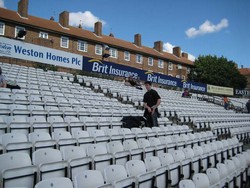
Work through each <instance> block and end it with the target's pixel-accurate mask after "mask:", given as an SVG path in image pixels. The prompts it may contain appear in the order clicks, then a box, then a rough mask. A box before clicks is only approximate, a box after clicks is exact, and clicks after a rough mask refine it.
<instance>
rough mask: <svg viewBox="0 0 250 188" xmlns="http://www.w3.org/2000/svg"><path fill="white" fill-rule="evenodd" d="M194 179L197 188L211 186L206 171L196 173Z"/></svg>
mask: <svg viewBox="0 0 250 188" xmlns="http://www.w3.org/2000/svg"><path fill="white" fill-rule="evenodd" d="M192 179H193V181H194V184H195V187H196V188H209V187H210V183H209V179H208V177H207V175H206V174H204V173H197V174H194V176H193V178H192Z"/></svg>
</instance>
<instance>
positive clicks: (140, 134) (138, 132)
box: [131, 128, 147, 139]
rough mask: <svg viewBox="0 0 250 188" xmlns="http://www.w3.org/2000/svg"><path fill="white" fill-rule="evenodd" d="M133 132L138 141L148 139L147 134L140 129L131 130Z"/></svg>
mask: <svg viewBox="0 0 250 188" xmlns="http://www.w3.org/2000/svg"><path fill="white" fill-rule="evenodd" d="M131 132H132V133H134V134H135V135H136V139H140V138H145V139H146V138H147V133H146V132H143V131H142V129H140V128H131Z"/></svg>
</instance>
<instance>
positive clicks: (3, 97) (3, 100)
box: [0, 92, 13, 104]
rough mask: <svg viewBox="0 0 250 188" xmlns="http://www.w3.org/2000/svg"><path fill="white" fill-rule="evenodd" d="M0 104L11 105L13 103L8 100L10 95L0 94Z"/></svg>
mask: <svg viewBox="0 0 250 188" xmlns="http://www.w3.org/2000/svg"><path fill="white" fill-rule="evenodd" d="M0 103H1V104H12V103H13V101H12V99H11V98H10V94H9V93H5V92H0Z"/></svg>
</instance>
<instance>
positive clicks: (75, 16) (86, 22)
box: [69, 11, 106, 28]
mask: <svg viewBox="0 0 250 188" xmlns="http://www.w3.org/2000/svg"><path fill="white" fill-rule="evenodd" d="M97 21H101V22H102V24H103V25H105V24H106V22H105V21H104V20H101V19H100V18H98V17H97V16H95V15H94V14H92V12H90V11H85V12H81V11H79V12H71V13H69V24H70V25H72V26H76V27H77V26H79V24H82V26H83V28H94V24H95V22H97Z"/></svg>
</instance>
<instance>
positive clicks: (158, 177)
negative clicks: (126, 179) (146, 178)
mask: <svg viewBox="0 0 250 188" xmlns="http://www.w3.org/2000/svg"><path fill="white" fill-rule="evenodd" d="M144 161H145V165H146V168H147V172H151V171H153V172H154V173H155V183H156V185H155V186H156V187H158V188H164V187H167V181H168V180H167V178H166V173H167V167H166V166H165V165H164V166H162V165H161V161H160V158H159V157H147V158H146V159H145V160H144Z"/></svg>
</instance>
